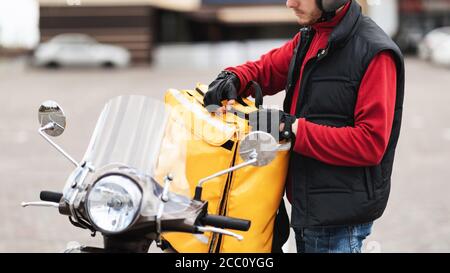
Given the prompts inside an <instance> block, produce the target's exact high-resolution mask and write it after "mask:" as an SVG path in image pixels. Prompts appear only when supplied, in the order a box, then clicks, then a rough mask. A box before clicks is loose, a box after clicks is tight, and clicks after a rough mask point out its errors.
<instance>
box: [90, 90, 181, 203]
mask: <svg viewBox="0 0 450 273" xmlns="http://www.w3.org/2000/svg"><path fill="white" fill-rule="evenodd" d="M184 132H185V130H184V127H183V124H182V121H181V119H177V118H176V115H175V114H174V111H171V108H170V107H169V106H168V105H166V104H164V103H163V102H162V101H159V100H157V99H154V98H150V97H145V96H120V97H116V98H113V99H112V100H110V101H109V102H108V103H107V104H106V105H105V107H104V108H103V111H102V113H101V115H100V117H99V120H98V122H97V125H96V128H95V131H94V133H93V135H92V138H91V142H90V144H89V146H88V149H87V151H86V154H85V156H84V161H85V162H89V163H90V164H91V165H92V166H93V167H94V168H95V169H96V170H98V169H104V168H106V167H108V166H113V165H116V166H126V167H129V168H133V169H135V170H137V171H138V172H140V173H142V174H145V175H148V176H150V177H152V178H153V179H154V180H156V181H157V182H158V183H160V184H161V185H162V184H163V183H164V177H166V176H167V175H169V174H171V175H172V176H173V182H172V183H171V187H170V191H171V192H173V193H177V194H181V195H184V196H189V195H190V192H189V184H188V182H187V181H186V175H185V162H186V160H185V158H186V149H185V148H186V138H185V137H184V135H183V133H184Z"/></svg>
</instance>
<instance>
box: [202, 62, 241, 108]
mask: <svg viewBox="0 0 450 273" xmlns="http://www.w3.org/2000/svg"><path fill="white" fill-rule="evenodd" d="M239 88H240V81H239V78H238V77H237V76H236V75H235V74H234V73H232V72H229V71H222V72H221V73H220V74H219V76H217V78H216V79H215V80H214V81H213V82H212V83H211V84H210V85H209V87H208V92H206V94H205V97H204V99H203V102H204V104H205V107H206V109H208V111H209V112H221V113H223V112H225V111H226V110H228V109H226V108H225V107H222V101H223V100H227V105H228V106H231V105H233V104H234V103H235V100H236V99H237V93H238V90H239Z"/></svg>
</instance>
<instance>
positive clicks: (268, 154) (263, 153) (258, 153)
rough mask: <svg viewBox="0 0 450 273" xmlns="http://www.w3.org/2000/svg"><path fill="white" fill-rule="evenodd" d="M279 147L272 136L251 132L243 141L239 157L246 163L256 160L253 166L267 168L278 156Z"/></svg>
mask: <svg viewBox="0 0 450 273" xmlns="http://www.w3.org/2000/svg"><path fill="white" fill-rule="evenodd" d="M278 146H279V145H278V143H277V141H276V140H275V138H274V137H273V136H272V135H271V134H269V133H266V132H261V131H256V132H251V133H250V134H248V135H246V136H245V137H244V139H243V140H242V142H241V146H240V148H239V155H240V156H241V158H242V159H243V160H244V161H250V160H253V159H256V161H255V162H254V163H253V164H252V165H253V166H258V167H260V166H266V165H268V164H269V163H270V162H272V160H273V159H274V158H275V156H276V155H277V151H278Z"/></svg>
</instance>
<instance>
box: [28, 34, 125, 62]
mask: <svg viewBox="0 0 450 273" xmlns="http://www.w3.org/2000/svg"><path fill="white" fill-rule="evenodd" d="M129 62H130V53H129V52H128V50H126V49H125V48H123V47H120V46H115V45H107V44H101V43H98V42H97V41H96V40H95V39H93V38H92V37H90V36H88V35H85V34H60V35H57V36H55V37H53V38H52V39H51V40H49V41H48V42H45V43H42V44H40V45H39V46H38V47H37V49H36V50H35V52H34V56H33V63H34V64H35V65H38V66H48V67H59V66H103V67H124V66H127V65H128V64H129Z"/></svg>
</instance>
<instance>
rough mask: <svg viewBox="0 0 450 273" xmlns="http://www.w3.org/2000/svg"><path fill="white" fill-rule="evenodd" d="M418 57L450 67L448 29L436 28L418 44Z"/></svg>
mask: <svg viewBox="0 0 450 273" xmlns="http://www.w3.org/2000/svg"><path fill="white" fill-rule="evenodd" d="M418 53H419V57H420V58H421V59H423V60H430V61H432V62H433V63H435V64H438V65H445V66H448V67H450V27H442V28H437V29H435V30H433V31H431V32H430V33H428V34H427V35H425V38H424V39H423V40H422V41H421V42H420V43H419V47H418Z"/></svg>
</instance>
